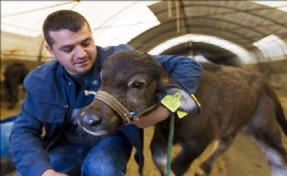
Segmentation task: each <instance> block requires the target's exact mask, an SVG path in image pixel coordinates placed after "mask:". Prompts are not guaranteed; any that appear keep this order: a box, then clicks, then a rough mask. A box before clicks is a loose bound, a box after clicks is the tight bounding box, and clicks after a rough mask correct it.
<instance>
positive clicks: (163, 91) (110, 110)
mask: <svg viewBox="0 0 287 176" xmlns="http://www.w3.org/2000/svg"><path fill="white" fill-rule="evenodd" d="M203 68H204V71H203V76H202V82H201V85H200V87H199V89H198V91H197V92H196V95H195V96H196V97H197V98H198V101H199V102H200V104H201V112H200V114H199V115H193V113H194V112H196V111H197V108H198V107H197V106H196V105H197V103H195V100H194V99H193V98H192V97H191V96H190V95H188V94H187V93H186V92H185V91H184V90H183V89H182V88H180V86H178V85H177V84H175V83H174V82H172V81H171V80H170V79H169V77H168V75H167V73H166V72H165V71H164V69H163V68H162V66H161V65H160V64H159V63H158V62H157V61H156V60H155V59H154V58H152V56H150V55H148V54H144V53H140V52H138V51H123V52H120V53H118V54H115V55H112V56H110V57H109V58H108V59H107V60H106V62H105V63H104V65H103V68H102V71H101V79H102V85H101V87H100V90H99V91H98V93H97V94H96V96H95V100H94V101H93V102H92V103H91V104H90V105H89V106H87V107H86V108H85V109H83V112H82V113H81V116H79V118H78V119H77V120H78V124H79V125H80V127H82V128H83V129H84V130H85V131H86V132H88V133H90V134H93V135H105V134H107V133H110V132H112V131H113V130H115V129H117V128H118V127H119V126H120V125H122V124H124V123H126V122H129V121H130V120H132V119H133V118H140V114H146V113H148V111H150V110H152V109H153V108H154V107H155V106H156V105H158V104H160V102H161V100H162V98H163V97H165V95H167V94H175V93H177V92H179V93H180V94H181V97H180V102H181V105H180V107H179V110H181V111H185V112H188V113H189V114H188V115H187V116H185V117H183V118H178V117H177V113H175V122H174V125H175V127H174V130H175V131H174V144H179V145H180V146H181V151H180V153H179V154H178V155H177V156H176V157H175V158H174V159H173V161H172V164H171V168H172V172H173V173H174V174H175V175H177V176H179V175H183V174H184V173H185V172H186V171H187V170H188V168H189V167H190V165H191V163H192V161H194V159H196V158H197V157H198V156H199V155H200V154H201V153H202V152H203V151H204V150H205V149H206V147H207V146H208V145H209V144H210V143H211V142H213V141H216V143H217V147H216V149H215V150H214V151H213V152H212V154H211V155H210V156H209V157H208V158H207V159H206V160H204V161H203V162H202V163H201V165H200V167H199V168H198V170H197V171H196V175H199V176H203V175H208V174H209V173H210V172H211V169H212V165H213V164H214V162H215V161H216V159H217V158H218V157H219V156H220V155H221V154H222V153H223V152H225V151H226V150H227V149H228V148H229V146H230V145H231V144H232V142H233V140H234V138H235V136H236V135H237V134H238V133H239V132H244V133H246V134H249V135H250V136H252V137H253V138H254V139H255V141H256V142H257V143H258V144H259V146H260V147H261V148H262V149H263V151H264V152H265V154H266V157H267V159H268V162H269V165H270V167H271V169H272V173H273V175H274V176H286V173H287V154H286V151H285V149H284V147H283V145H282V142H281V137H280V128H279V126H280V127H281V128H282V129H283V132H284V133H285V135H287V121H286V119H285V117H284V114H283V111H282V107H281V105H280V103H279V101H278V99H277V97H276V94H275V93H274V92H273V91H272V90H271V88H270V87H269V86H268V85H267V83H266V82H264V81H263V78H262V77H261V76H260V75H259V74H257V73H256V72H252V71H247V70H244V69H239V68H234V67H227V66H218V65H210V64H207V65H203ZM117 101H119V102H120V103H119V102H117ZM114 102H117V104H120V105H115V103H114ZM122 109H124V110H122ZM129 111H130V112H133V113H134V112H136V113H137V114H138V116H134V115H130V114H129ZM125 116H127V117H129V118H127V119H125ZM119 117H122V118H119ZM168 134H169V120H164V121H162V122H160V123H158V124H156V125H155V132H154V136H153V138H152V142H151V152H152V156H153V161H154V163H155V165H156V166H157V168H158V169H159V171H160V173H161V175H166V155H167V143H168Z"/></svg>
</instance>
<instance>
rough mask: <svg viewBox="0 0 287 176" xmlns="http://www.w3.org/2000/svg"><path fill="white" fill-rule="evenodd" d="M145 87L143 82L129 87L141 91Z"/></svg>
mask: <svg viewBox="0 0 287 176" xmlns="http://www.w3.org/2000/svg"><path fill="white" fill-rule="evenodd" d="M144 86H145V83H143V82H134V83H133V84H132V85H131V87H132V88H134V89H142V88H144Z"/></svg>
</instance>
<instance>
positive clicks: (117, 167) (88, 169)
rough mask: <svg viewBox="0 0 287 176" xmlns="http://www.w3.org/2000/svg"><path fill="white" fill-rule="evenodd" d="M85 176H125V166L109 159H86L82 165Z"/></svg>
mask: <svg viewBox="0 0 287 176" xmlns="http://www.w3.org/2000/svg"><path fill="white" fill-rule="evenodd" d="M82 175H83V176H94V175H97V176H115V175H118V176H121V175H123V176H124V175H125V166H123V165H121V164H120V163H115V162H114V160H110V159H108V158H102V157H101V158H100V157H99V158H95V159H92V160H91V159H86V160H85V161H84V163H83V165H82Z"/></svg>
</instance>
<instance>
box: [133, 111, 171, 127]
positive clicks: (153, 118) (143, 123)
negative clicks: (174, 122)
mask: <svg viewBox="0 0 287 176" xmlns="http://www.w3.org/2000/svg"><path fill="white" fill-rule="evenodd" d="M169 115H170V111H169V110H168V109H167V108H166V107H164V106H159V107H157V108H156V109H155V110H153V111H152V112H151V113H149V114H148V115H146V116H142V117H140V118H139V120H134V121H133V122H132V123H133V124H135V125H136V126H138V127H139V128H146V127H150V126H152V125H155V124H156V123H158V122H160V121H162V120H165V119H166V118H167V117H169Z"/></svg>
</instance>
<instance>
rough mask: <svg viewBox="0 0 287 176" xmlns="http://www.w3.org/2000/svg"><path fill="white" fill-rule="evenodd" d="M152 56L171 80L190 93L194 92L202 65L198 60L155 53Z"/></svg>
mask: <svg viewBox="0 0 287 176" xmlns="http://www.w3.org/2000/svg"><path fill="white" fill-rule="evenodd" d="M154 57H155V58H156V59H157V60H158V61H159V62H160V63H161V65H162V66H163V67H164V68H165V70H166V71H167V72H168V73H169V76H170V79H171V80H172V81H174V82H176V83H177V84H179V85H180V86H181V87H182V88H183V89H185V90H186V91H187V92H188V93H190V94H193V93H195V92H196V90H197V88H198V86H199V84H200V80H201V75H202V67H201V65H200V64H199V63H198V62H196V61H195V60H194V59H192V58H189V57H187V56H173V55H157V56H154Z"/></svg>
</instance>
